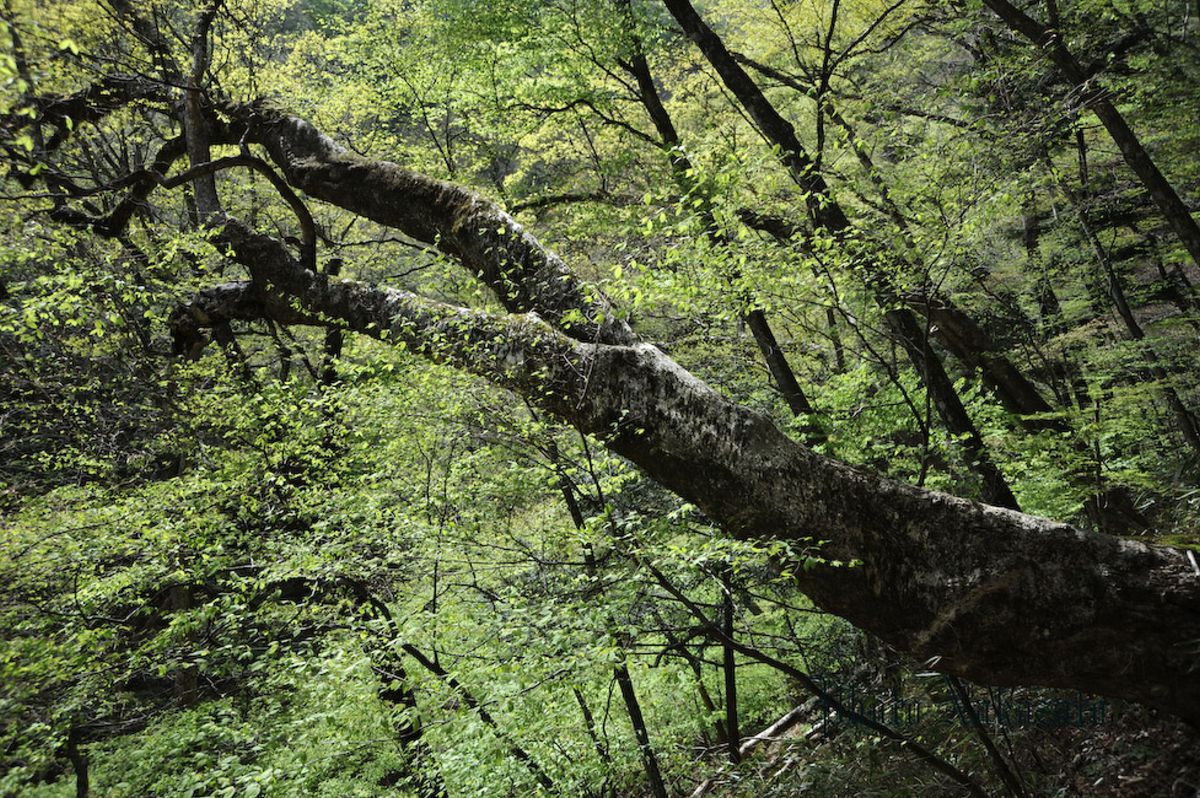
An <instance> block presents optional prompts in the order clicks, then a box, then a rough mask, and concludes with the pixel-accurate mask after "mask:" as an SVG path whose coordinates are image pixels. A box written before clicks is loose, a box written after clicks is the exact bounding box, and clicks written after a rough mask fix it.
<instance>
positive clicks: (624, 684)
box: [548, 441, 667, 798]
mask: <svg viewBox="0 0 1200 798" xmlns="http://www.w3.org/2000/svg"><path fill="white" fill-rule="evenodd" d="M548 451H549V456H550V462H551V465H552V466H553V468H554V470H555V472H556V473H557V475H558V485H559V490H560V491H561V493H562V496H563V501H564V503H565V504H566V505H567V512H568V513H570V515H571V521H572V523H574V525H575V528H576V529H580V530H582V529H583V528H584V525H585V523H586V521H585V519H584V517H583V511H582V510H581V509H580V507H579V501H578V499H577V498H576V496H575V489H574V488H573V487H572V485H571V481H570V480H569V479H568V478H567V475H566V474H565V473H564V472H563V468H562V463H561V462H560V460H559V455H558V447H557V446H556V445H555V444H554V442H553V441H551V442H550V444H549V446H548ZM583 559H584V563H585V564H586V566H587V570H588V575H589V576H592V577H595V576H596V574H597V570H598V568H597V565H596V557H595V554H594V553H593V552H592V547H591V544H590V543H589V544H585V545H584V550H583ZM608 623H609V626H611V625H612V623H611V619H609V621H608ZM609 634H612V630H611V629H610V630H609ZM613 679H615V680H616V682H617V686H618V687H620V688H621V700H622V701H624V703H625V712H626V714H628V715H629V723H630V725H631V726H632V727H633V737H634V740H635V741H636V742H637V747H638V753H639V754H640V756H641V759H642V766H643V768H645V771H646V780H647V781H648V782H649V784H650V792H651V794H653V795H654V798H667V787H666V783H665V782H664V781H663V777H662V771H661V770H660V769H659V766H658V756H657V755H656V754H655V753H654V746H653V745H652V744H651V743H650V732H649V730H648V729H647V728H646V718H645V717H644V716H643V714H642V704H641V702H640V701H638V697H637V691H636V690H635V689H634V687H633V679H632V678H631V677H630V675H629V666H628V664H627V660H626V658H625V654H624V652H623V651H622V652H621V661H620V662H619V663H617V664H616V665H614V666H613Z"/></svg>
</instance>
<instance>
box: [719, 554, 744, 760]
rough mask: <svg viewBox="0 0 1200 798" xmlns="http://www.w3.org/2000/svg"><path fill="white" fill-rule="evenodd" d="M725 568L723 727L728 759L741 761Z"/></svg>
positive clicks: (730, 587)
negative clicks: (727, 746) (726, 741)
mask: <svg viewBox="0 0 1200 798" xmlns="http://www.w3.org/2000/svg"><path fill="white" fill-rule="evenodd" d="M731 571H732V569H730V568H726V569H725V571H724V572H723V573H722V575H721V588H722V591H721V592H722V594H723V598H722V601H721V630H722V637H723V639H722V641H721V672H722V674H723V675H724V677H725V729H726V730H727V737H728V743H729V761H730V762H732V763H733V764H735V765H736V764H737V763H738V762H740V761H741V759H742V756H741V744H742V735H741V731H740V729H741V727H740V725H739V724H738V697H737V661H736V655H737V652H736V651H734V648H733V643H734V636H733V635H734V629H733V574H732V572H731Z"/></svg>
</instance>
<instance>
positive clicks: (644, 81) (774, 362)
mask: <svg viewBox="0 0 1200 798" xmlns="http://www.w3.org/2000/svg"><path fill="white" fill-rule="evenodd" d="M616 2H617V6H618V8H619V9H621V11H622V13H623V15H624V17H625V19H626V20H627V21H628V22H629V24H630V29H631V30H633V29H634V27H633V26H634V24H635V21H634V19H633V12H632V9H631V8H630V3H629V0H616ZM631 44H632V47H633V52H632V54H631V55H630V58H629V60H628V61H623V62H622V66H623V67H624V68H625V69H626V71H627V72H629V74H630V75H632V76H633V78H634V80H635V81H636V83H637V87H638V96H639V98H640V99H641V101H642V105H643V106H644V107H645V109H646V114H647V115H648V116H649V117H650V121H651V122H652V123H653V124H654V129H655V131H656V132H657V133H658V136H659V139H660V140H661V141H662V145H663V148H664V149H665V150H666V151H667V156H668V158H670V161H671V173H672V175H673V177H674V178H675V182H676V184H677V185H678V186H679V187H680V190H681V191H682V193H683V195H684V196H693V195H695V194H697V193H699V194H700V195H701V196H699V197H698V198H699V199H700V200H701V206H700V217H701V221H702V222H703V224H704V229H705V235H706V236H707V237H708V239H709V240H710V242H711V243H712V244H713V245H715V246H719V247H724V245H725V244H727V243H728V242H726V241H725V238H724V236H723V235H722V234H721V232H720V229H719V226H718V225H717V221H716V218H715V217H714V215H713V211H712V205H711V202H710V198H709V197H708V196H707V194H706V193H704V190H703V187H702V186H700V185H699V181H698V180H697V179H696V177H695V172H694V169H693V166H692V163H691V160H690V159H689V158H688V156H687V154H686V153H685V152H684V151H683V149H682V146H681V143H680V140H679V132H678V130H677V128H676V127H675V123H674V121H672V119H671V115H670V114H669V113H668V112H667V109H666V107H665V106H664V105H663V103H662V98H661V97H660V96H659V93H658V87H657V86H656V85H655V83H654V76H653V75H652V74H651V72H650V65H649V62H647V60H646V54H645V51H644V49H643V46H642V41H641V39H640V38H639V37H638V36H637V35H636V34H633V35H631ZM735 278H736V275H735ZM743 319H744V320H745V322H746V326H747V327H749V328H750V333H751V335H752V336H753V337H754V342H755V344H757V346H758V350H759V352H760V353H761V354H762V358H763V361H764V362H765V363H766V365H767V370H768V371H769V372H770V374H771V377H772V378H773V379H774V380H775V385H776V387H777V388H778V390H779V393H780V395H781V396H782V397H783V401H784V403H785V404H786V405H787V407H788V410H790V411H791V412H792V415H794V416H797V417H800V418H805V419H806V421H805V424H804V428H803V434H804V437H805V440H806V441H808V442H811V443H819V442H820V441H821V440H823V439H824V434H823V433H822V431H821V430H820V428H819V427H818V426H817V425H816V424H815V423H814V422H813V421H811V420H807V419H808V417H809V416H811V415H813V413H814V412H815V411H814V409H813V406H812V403H811V402H810V401H809V399H808V396H807V395H806V394H805V393H804V390H803V389H802V388H801V387H800V382H799V380H797V379H796V373H795V372H794V371H793V370H792V367H791V364H790V363H788V361H787V357H786V355H785V354H784V352H783V349H782V347H780V346H779V341H778V339H776V337H775V333H774V331H773V330H772V329H771V325H770V323H769V322H768V321H767V314H766V312H765V311H764V310H763V309H762V308H760V307H752V308H751V309H750V310H748V311H746V312H745V313H744V314H743Z"/></svg>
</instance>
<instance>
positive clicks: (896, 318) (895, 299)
mask: <svg viewBox="0 0 1200 798" xmlns="http://www.w3.org/2000/svg"><path fill="white" fill-rule="evenodd" d="M663 4H664V5H665V6H666V7H667V9H668V10H669V11H670V12H671V15H672V16H673V17H674V18H675V21H676V22H677V23H679V26H680V27H681V28H682V29H683V32H684V34H685V35H686V36H687V37H688V38H689V39H691V40H692V42H694V43H695V44H696V46H697V47H698V48H699V49H700V52H701V53H703V54H704V57H705V58H706V59H707V60H708V62H709V64H711V65H712V67H713V68H714V69H715V70H716V71H717V74H718V75H720V76H721V80H722V81H723V82H724V83H725V86H726V88H728V89H729V90H730V91H731V92H732V93H733V94H734V95H735V96H736V97H737V98H738V101H739V102H740V103H741V104H742V106H743V107H744V108H745V109H746V112H747V113H748V114H749V115H750V117H751V118H752V119H753V120H754V122H755V124H756V125H757V126H758V128H759V130H760V131H761V132H762V134H763V135H764V136H765V137H766V138H767V140H768V141H769V142H770V143H771V144H773V145H775V146H777V147H778V148H779V158H780V161H781V162H782V163H783V165H784V166H786V167H787V169H788V171H789V172H790V173H791V175H792V177H793V179H795V181H796V182H797V184H798V185H799V186H800V187H801V189H803V191H804V192H805V198H806V200H805V201H806V203H807V209H808V213H809V216H810V218H811V219H812V222H813V226H814V227H815V228H817V229H820V230H824V231H826V232H827V233H829V234H830V235H832V236H833V237H834V238H835V239H836V240H837V241H839V242H840V243H841V244H842V245H843V246H847V245H849V246H853V243H854V241H853V240H854V238H855V231H854V230H853V228H852V225H851V224H850V220H849V218H848V217H847V216H846V214H845V212H844V211H843V210H842V207H841V205H839V204H838V203H837V201H836V200H835V199H834V198H833V196H832V193H831V192H830V190H829V186H828V184H827V183H826V182H825V179H824V177H822V176H821V174H820V171H819V170H818V168H817V166H816V164H814V163H813V161H812V159H811V158H810V157H809V156H808V153H807V152H806V151H805V149H804V147H803V146H802V145H801V144H800V140H799V139H798V138H797V137H796V130H795V128H794V127H792V124H791V123H790V122H788V121H787V120H786V119H784V118H783V117H782V116H781V115H780V114H779V112H778V111H776V110H775V107H774V106H773V105H771V103H770V102H769V101H768V100H767V98H766V96H765V95H764V94H763V93H762V90H761V89H759V87H758V86H757V84H755V83H754V81H753V80H751V78H750V76H749V75H747V74H746V72H745V70H743V69H742V67H741V66H740V65H739V64H738V63H737V61H736V60H735V59H734V57H733V55H732V54H731V53H730V52H729V50H728V49H726V47H725V44H724V43H723V42H722V41H721V39H720V37H718V36H717V34H716V33H714V32H713V30H712V29H711V28H709V27H708V25H706V24H705V23H704V20H702V19H701V18H700V16H699V15H698V14H697V13H696V10H695V8H693V7H692V4H691V3H690V2H689V1H688V0H663ZM861 260H862V261H863V262H862V266H863V268H864V271H865V274H866V281H867V284H868V287H869V288H870V289H871V291H872V292H873V294H874V296H875V300H876V302H877V303H878V304H879V306H880V308H881V309H882V310H883V316H884V321H885V323H886V324H887V327H888V329H889V330H890V331H891V332H892V334H893V335H894V336H895V338H896V340H897V342H898V343H899V344H900V346H901V348H902V349H903V350H904V352H905V354H906V355H907V356H908V359H909V361H910V362H911V363H912V365H913V367H914V368H915V369H916V371H917V374H918V375H920V377H921V379H922V381H923V382H924V384H925V389H926V390H927V391H928V392H929V395H930V397H931V398H932V400H933V404H934V407H935V408H936V409H937V411H938V416H939V417H940V418H941V419H942V423H943V424H945V425H946V428H947V429H948V430H949V431H950V432H951V433H953V434H954V435H956V436H958V437H960V438H961V439H962V442H963V446H964V448H965V449H966V452H967V455H968V458H969V463H970V466H971V469H972V470H973V471H975V473H976V474H978V475H979V478H980V480H981V482H982V494H983V497H984V499H985V500H986V501H988V502H990V503H991V504H995V505H998V506H1002V507H1010V508H1016V507H1017V506H1018V505H1017V499H1016V497H1015V496H1014V495H1013V493H1012V489H1011V488H1009V486H1008V482H1007V480H1005V478H1004V474H1003V473H1002V472H1001V471H1000V469H999V467H997V466H996V464H995V463H994V462H993V461H992V459H991V457H990V455H989V454H988V452H987V450H986V448H985V447H984V444H983V438H982V437H981V436H980V434H979V430H978V429H976V427H975V423H974V422H973V421H972V420H971V417H970V416H969V415H968V414H967V410H966V408H965V407H964V406H963V403H962V399H961V398H960V397H959V395H958V391H956V390H955V388H954V383H953V381H952V380H951V379H950V376H949V375H948V374H947V373H946V368H945V365H944V364H943V363H942V359H941V357H940V356H939V355H938V354H937V353H936V352H935V351H934V350H933V349H932V348H931V347H930V345H929V337H928V336H927V335H926V331H925V330H924V328H923V327H922V325H921V324H920V322H918V321H917V318H916V316H914V315H913V313H912V311H911V310H909V309H908V308H907V307H905V306H904V304H903V302H902V299H901V296H900V294H899V292H898V290H897V289H896V286H895V284H894V283H893V281H892V279H891V277H890V276H889V274H888V269H887V266H886V265H885V264H880V263H876V262H874V260H873V258H872V257H867V258H865V259H861Z"/></svg>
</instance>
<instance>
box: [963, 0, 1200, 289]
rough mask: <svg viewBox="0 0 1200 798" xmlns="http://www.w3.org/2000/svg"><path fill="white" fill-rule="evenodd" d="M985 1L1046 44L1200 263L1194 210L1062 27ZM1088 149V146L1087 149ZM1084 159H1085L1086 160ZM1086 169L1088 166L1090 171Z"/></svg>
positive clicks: (1001, 2)
mask: <svg viewBox="0 0 1200 798" xmlns="http://www.w3.org/2000/svg"><path fill="white" fill-rule="evenodd" d="M984 4H985V5H986V6H987V7H988V8H990V9H992V11H994V12H995V13H996V15H997V16H998V17H1000V19H1001V20H1003V21H1004V24H1005V25H1007V26H1008V27H1009V28H1010V29H1011V30H1013V31H1015V32H1016V33H1019V34H1020V35H1022V36H1024V37H1025V38H1027V39H1028V40H1029V41H1030V42H1032V43H1033V44H1034V45H1035V46H1037V47H1038V48H1040V49H1041V51H1042V52H1043V53H1045V54H1046V57H1047V58H1049V59H1050V61H1051V62H1053V64H1054V66H1055V67H1056V68H1057V69H1058V71H1059V72H1060V73H1061V74H1062V76H1063V78H1065V79H1066V80H1067V81H1068V82H1069V83H1070V84H1071V86H1072V87H1073V88H1074V89H1076V90H1077V91H1078V92H1079V94H1078V102H1079V105H1080V107H1084V108H1090V109H1091V111H1092V113H1094V114H1095V115H1096V118H1098V119H1099V120H1100V123H1101V124H1102V125H1104V129H1105V130H1107V131H1108V135H1109V136H1110V137H1112V140H1113V142H1114V143H1115V144H1116V145H1117V148H1118V149H1119V150H1120V151H1121V156H1122V157H1123V158H1124V159H1125V163H1126V164H1128V165H1129V168H1130V169H1131V170H1133V173H1134V174H1135V175H1137V178H1138V180H1139V181H1141V184H1142V186H1144V187H1145V189H1146V191H1147V192H1149V194H1150V197H1151V198H1152V199H1153V200H1154V204H1155V205H1157V206H1158V209H1159V211H1160V212H1161V213H1162V215H1163V217H1164V218H1165V219H1166V220H1167V224H1169V225H1170V226H1171V229H1172V230H1173V231H1174V232H1175V235H1177V236H1178V237H1179V240H1180V241H1181V242H1182V243H1183V246H1184V248H1185V249H1186V250H1187V251H1188V254H1189V255H1191V257H1192V260H1193V261H1194V262H1195V263H1196V264H1197V265H1200V227H1198V226H1197V225H1196V220H1195V219H1193V218H1192V214H1191V212H1190V211H1189V210H1188V208H1187V206H1186V205H1184V203H1183V200H1181V199H1180V198H1179V194H1178V193H1177V192H1176V191H1175V188H1174V186H1172V185H1171V184H1170V182H1168V181H1167V179H1166V177H1164V176H1163V173H1162V172H1161V171H1159V168H1158V165H1157V164H1155V163H1154V159H1152V158H1151V157H1150V154H1149V153H1148V152H1146V148H1145V147H1143V146H1142V142H1141V141H1140V140H1139V139H1138V137H1137V135H1136V134H1135V133H1134V132H1133V129H1132V128H1130V127H1129V123H1128V122H1127V121H1125V117H1124V116H1122V115H1121V112H1120V111H1118V110H1117V108H1116V106H1115V105H1113V104H1112V102H1111V101H1110V100H1109V99H1108V93H1107V91H1106V90H1105V89H1104V88H1103V87H1102V86H1098V85H1096V84H1095V82H1094V81H1093V80H1092V78H1093V77H1094V76H1093V75H1091V74H1089V73H1088V72H1087V70H1085V69H1084V67H1083V65H1081V64H1080V63H1079V61H1078V60H1077V59H1076V58H1075V56H1074V55H1073V54H1072V53H1071V52H1070V50H1068V49H1067V47H1066V45H1065V44H1064V43H1063V39H1062V35H1061V32H1060V31H1057V30H1053V29H1051V28H1048V27H1046V26H1044V25H1042V24H1041V23H1039V22H1038V21H1037V20H1035V19H1033V18H1032V17H1030V16H1029V15H1028V14H1026V13H1025V12H1023V11H1021V10H1020V9H1019V8H1017V7H1016V6H1014V5H1012V4H1011V3H1009V2H1008V0H984ZM1081 153H1082V151H1081ZM1081 163H1082V162H1081ZM1084 174H1086V171H1085V172H1084Z"/></svg>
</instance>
